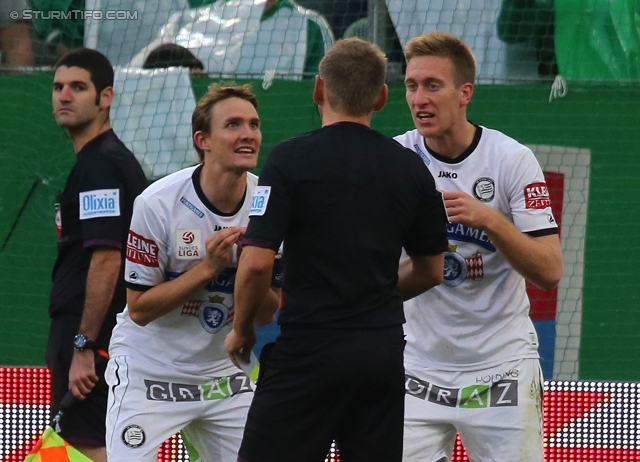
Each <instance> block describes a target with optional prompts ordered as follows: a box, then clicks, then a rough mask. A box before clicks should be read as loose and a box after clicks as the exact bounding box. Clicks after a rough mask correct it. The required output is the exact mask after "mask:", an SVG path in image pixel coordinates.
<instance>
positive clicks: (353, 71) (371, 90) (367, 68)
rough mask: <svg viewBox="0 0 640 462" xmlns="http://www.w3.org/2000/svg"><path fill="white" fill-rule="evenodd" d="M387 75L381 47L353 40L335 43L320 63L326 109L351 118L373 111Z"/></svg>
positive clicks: (357, 39) (385, 59) (354, 38)
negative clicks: (328, 108) (327, 105)
mask: <svg viewBox="0 0 640 462" xmlns="http://www.w3.org/2000/svg"><path fill="white" fill-rule="evenodd" d="M386 73H387V58H386V56H385V54H384V52H383V51H382V50H381V49H380V47H379V46H377V45H374V44H373V43H369V42H365V41H364V40H361V39H359V38H356V37H353V38H348V39H344V40H338V41H337V42H336V44H335V45H334V46H333V47H331V48H330V49H329V51H327V54H326V55H325V56H324V58H322V61H320V77H321V78H322V80H323V81H324V85H325V91H326V97H327V102H328V103H329V106H331V108H332V109H333V110H334V111H336V112H340V113H343V114H346V115H349V116H352V117H360V116H364V115H367V114H370V113H372V112H373V111H374V108H375V106H376V104H377V103H378V100H379V98H380V93H381V91H382V88H383V87H384V83H385V79H386Z"/></svg>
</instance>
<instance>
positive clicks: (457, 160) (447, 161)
mask: <svg viewBox="0 0 640 462" xmlns="http://www.w3.org/2000/svg"><path fill="white" fill-rule="evenodd" d="M473 126H474V127H476V133H475V135H473V141H471V144H470V145H469V147H468V148H467V149H465V150H464V152H463V153H462V154H461V155H459V156H458V157H456V158H455V159H449V158H448V157H445V156H443V155H442V154H438V153H437V152H435V151H434V150H433V149H431V148H429V146H427V140H426V139H425V138H424V136H423V137H422V144H424V147H425V149H426V150H427V151H429V154H431V155H432V156H433V157H434V158H435V159H436V160H438V161H440V162H442V163H445V164H459V163H460V162H462V161H463V160H465V159H466V158H467V157H469V156H470V155H471V153H472V152H473V151H475V150H476V148H477V147H478V143H480V138H481V137H482V127H481V126H480V125H476V124H473Z"/></svg>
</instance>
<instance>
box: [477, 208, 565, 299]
mask: <svg viewBox="0 0 640 462" xmlns="http://www.w3.org/2000/svg"><path fill="white" fill-rule="evenodd" d="M501 218H502V219H500V218H496V219H495V222H494V221H492V222H491V223H490V225H489V227H488V228H486V229H485V230H484V231H485V232H486V233H487V235H488V236H489V239H491V242H492V243H493V244H494V245H495V246H496V248H497V249H498V250H499V251H500V252H501V253H502V254H503V255H504V257H505V258H506V259H507V261H508V262H509V263H510V264H511V266H513V267H514V269H515V270H516V271H518V272H519V273H520V274H521V275H522V276H523V277H524V278H525V279H526V280H528V281H530V282H532V283H533V284H535V285H536V286H538V287H539V288H541V289H543V290H552V289H554V288H556V287H557V286H558V284H559V283H560V279H561V278H562V272H563V261H562V248H561V246H560V237H559V236H558V235H557V234H551V235H548V236H539V237H531V236H529V235H527V234H524V233H523V232H521V231H520V230H519V229H518V228H516V227H515V226H514V225H513V224H512V223H511V222H510V221H508V220H507V219H506V218H504V217H501Z"/></svg>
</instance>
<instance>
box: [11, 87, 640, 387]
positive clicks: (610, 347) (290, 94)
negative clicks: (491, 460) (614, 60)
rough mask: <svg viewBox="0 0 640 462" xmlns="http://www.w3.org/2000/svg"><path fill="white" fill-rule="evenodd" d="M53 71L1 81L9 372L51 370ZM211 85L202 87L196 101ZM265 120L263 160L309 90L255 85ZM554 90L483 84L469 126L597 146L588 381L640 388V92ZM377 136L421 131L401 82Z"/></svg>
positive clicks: (65, 147)
mask: <svg viewBox="0 0 640 462" xmlns="http://www.w3.org/2000/svg"><path fill="white" fill-rule="evenodd" d="M51 79H52V76H51V75H50V74H36V75H28V76H0V245H1V244H2V243H3V242H4V241H5V239H6V237H7V235H8V233H9V231H10V229H11V226H12V224H13V222H14V220H15V218H16V216H17V215H18V213H19V210H20V208H21V206H22V204H23V203H24V201H25V198H26V196H27V194H28V192H29V190H30V188H31V187H32V186H33V184H34V182H37V186H36V188H35V191H34V193H33V195H32V196H31V198H30V200H29V201H28V203H27V205H26V208H25V210H24V213H23V214H22V217H21V219H20V220H19V222H18V224H17V226H16V228H15V231H14V232H13V235H12V236H11V238H10V239H9V241H8V243H7V244H6V248H5V249H4V250H3V251H0V313H1V316H2V322H1V323H0V364H1V365H43V364H44V351H45V348H46V339H47V330H48V323H49V320H48V317H47V304H48V292H49V288H50V273H51V267H52V265H53V262H54V259H55V227H54V222H53V204H54V201H55V196H56V194H57V192H59V191H60V190H61V189H62V187H63V185H64V181H65V178H66V175H67V173H68V171H69V169H70V167H71V165H72V163H73V162H74V154H73V150H72V147H71V144H70V142H69V140H68V139H67V136H66V134H65V132H64V131H62V130H61V129H60V128H58V127H57V125H56V124H55V122H54V120H53V116H52V114H51V102H50V98H51ZM208 83H209V80H208V79H197V80H194V90H195V93H196V96H199V95H201V94H203V93H204V91H206V87H207V85H208ZM254 87H255V90H256V93H257V94H258V99H259V101H260V116H261V118H262V120H263V136H264V140H263V148H262V155H261V158H263V157H264V156H265V155H266V154H267V153H268V152H269V150H270V149H271V147H272V146H273V145H274V144H275V143H277V142H278V141H280V140H282V139H285V138H288V137H291V136H294V135H297V134H299V133H301V132H303V131H307V130H311V129H315V128H318V127H319V126H320V119H319V117H318V116H317V114H316V113H315V108H314V106H313V104H312V102H311V89H312V82H282V81H276V82H274V83H273V85H272V86H271V87H270V88H269V89H268V90H266V91H265V90H263V89H262V88H261V87H260V83H257V84H256V85H254ZM549 90H550V85H548V84H542V83H541V84H527V85H512V86H479V87H477V88H476V93H475V96H474V98H473V102H472V103H471V106H470V108H469V118H470V119H471V120H472V121H473V122H474V123H478V124H481V125H486V126H488V127H491V128H496V129H499V130H501V131H503V132H505V133H506V134H508V135H510V136H512V137H514V138H516V139H518V140H519V141H521V142H523V143H526V144H548V145H559V146H571V147H579V148H588V149H590V150H591V154H592V157H591V175H590V191H589V205H588V222H587V236H586V251H585V278H584V291H583V316H582V338H581V348H580V370H579V376H580V378H581V379H588V380H629V381H640V282H638V279H639V277H638V273H639V270H640V88H638V87H637V86H636V87H632V86H573V85H571V84H570V85H569V93H568V95H567V96H566V97H565V98H564V99H560V100H555V101H554V102H551V103H550V102H549V101H548V95H549ZM373 126H374V128H376V129H378V130H380V131H382V132H383V133H385V134H387V135H390V136H392V135H396V134H398V133H402V132H404V131H406V130H408V129H410V128H412V123H411V117H410V115H409V112H408V110H407V108H406V103H405V102H404V89H403V87H402V84H394V85H392V86H391V88H390V100H389V103H388V105H387V107H386V108H385V109H384V110H383V111H382V112H380V113H378V114H376V116H375V117H374V122H373Z"/></svg>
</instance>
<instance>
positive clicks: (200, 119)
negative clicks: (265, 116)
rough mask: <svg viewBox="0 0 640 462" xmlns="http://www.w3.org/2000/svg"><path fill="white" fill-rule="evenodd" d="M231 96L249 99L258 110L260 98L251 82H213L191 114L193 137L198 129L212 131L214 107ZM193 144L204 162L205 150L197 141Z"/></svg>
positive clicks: (205, 131)
mask: <svg viewBox="0 0 640 462" xmlns="http://www.w3.org/2000/svg"><path fill="white" fill-rule="evenodd" d="M229 98H240V99H243V100H245V101H249V102H250V103H251V104H252V105H253V107H254V108H256V111H257V110H258V98H256V95H255V94H254V93H253V91H251V85H250V84H248V83H247V84H244V85H235V84H234V83H233V82H220V83H212V84H211V85H209V88H208V89H207V92H206V93H205V94H204V96H203V97H202V98H200V101H198V104H196V108H195V109H194V111H193V115H192V116H191V135H192V137H193V135H195V134H196V132H198V131H201V132H203V133H206V134H209V133H210V131H211V117H212V115H211V113H212V112H213V107H214V106H215V105H216V104H218V103H219V102H220V101H224V100H225V99H229ZM193 145H194V147H195V148H196V151H197V152H198V160H199V161H200V162H202V161H203V160H204V151H203V150H202V149H200V148H199V147H198V146H197V145H196V144H195V141H194V143H193Z"/></svg>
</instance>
